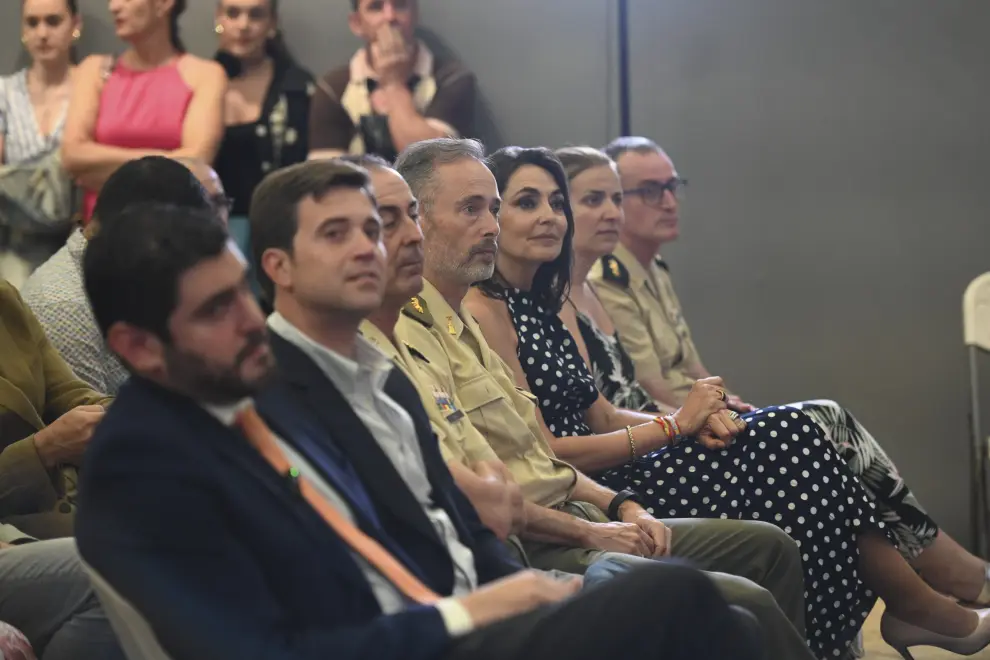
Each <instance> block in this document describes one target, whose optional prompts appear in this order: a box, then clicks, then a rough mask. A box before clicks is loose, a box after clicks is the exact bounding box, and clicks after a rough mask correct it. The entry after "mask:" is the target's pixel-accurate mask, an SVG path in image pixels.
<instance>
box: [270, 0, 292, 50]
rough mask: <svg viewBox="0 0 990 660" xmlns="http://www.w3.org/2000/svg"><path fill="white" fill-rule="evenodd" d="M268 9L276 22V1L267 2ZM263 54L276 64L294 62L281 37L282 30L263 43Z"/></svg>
mask: <svg viewBox="0 0 990 660" xmlns="http://www.w3.org/2000/svg"><path fill="white" fill-rule="evenodd" d="M268 8H269V9H270V10H271V12H272V18H274V19H275V20H276V21H277V20H278V0H268ZM265 52H266V53H268V57H270V58H272V59H273V60H275V61H276V62H292V61H294V59H293V57H292V53H291V52H289V47H288V46H286V45H285V38H284V37H283V36H282V30H280V29H279V30H276V31H275V36H274V37H272V38H271V39H269V40H268V41H266V42H265Z"/></svg>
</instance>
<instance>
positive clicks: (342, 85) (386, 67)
mask: <svg viewBox="0 0 990 660" xmlns="http://www.w3.org/2000/svg"><path fill="white" fill-rule="evenodd" d="M351 3H352V4H351V6H352V8H353V12H352V13H351V16H350V27H351V32H353V33H354V36H356V37H358V38H359V39H361V40H362V41H364V42H365V46H364V47H363V48H361V49H360V50H358V52H357V53H355V54H354V57H352V58H351V61H350V64H349V65H347V66H343V67H340V68H339V69H335V70H333V71H331V72H330V73H328V74H327V75H326V76H325V77H324V78H323V79H322V80H320V81H318V83H317V86H318V88H319V89H317V91H316V94H315V95H314V96H313V107H312V111H311V112H310V131H309V156H310V158H333V157H335V156H340V155H343V154H345V153H352V154H360V153H372V154H376V155H378V156H381V157H382V158H385V159H386V160H388V161H392V160H395V157H396V156H397V155H398V154H399V152H401V151H402V150H403V149H405V148H406V147H408V146H409V145H410V144H412V143H414V142H419V141H421V140H429V139H432V138H438V137H458V136H469V135H470V134H471V127H472V124H473V119H474V97H475V80H474V75H472V74H471V72H470V71H468V70H467V69H466V68H464V66H463V65H462V64H460V63H458V62H454V61H442V60H437V59H436V58H435V57H434V55H433V53H432V52H431V51H430V49H429V48H427V46H426V44H424V43H423V42H422V41H419V40H417V39H416V35H415V32H416V24H417V22H418V20H419V6H418V0H351Z"/></svg>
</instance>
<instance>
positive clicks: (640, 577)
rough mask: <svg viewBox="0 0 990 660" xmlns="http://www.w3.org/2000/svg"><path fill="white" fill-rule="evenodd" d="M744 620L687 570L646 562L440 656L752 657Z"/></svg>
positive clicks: (471, 659)
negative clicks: (628, 571) (646, 563)
mask: <svg viewBox="0 0 990 660" xmlns="http://www.w3.org/2000/svg"><path fill="white" fill-rule="evenodd" d="M754 647H758V644H756V643H755V641H754V632H753V628H752V622H751V620H749V619H748V617H747V615H746V614H745V613H739V612H737V611H733V610H731V609H730V608H729V607H728V606H727V604H726V602H725V600H724V599H723V598H722V597H721V596H720V595H719V593H718V591H717V589H716V588H715V586H714V584H713V583H712V581H711V580H709V579H708V578H707V577H706V576H705V575H704V574H702V573H700V572H698V571H695V570H693V569H689V568H685V567H683V566H677V565H672V564H666V563H662V562H652V563H650V564H649V565H646V566H643V567H637V568H636V569H635V570H633V571H631V572H630V573H627V574H625V575H620V576H618V577H616V578H615V579H613V580H610V581H608V582H605V583H603V584H601V585H599V586H596V587H593V588H590V589H587V590H585V591H582V592H581V593H579V594H578V595H576V596H575V597H574V598H571V599H569V600H568V601H566V602H564V603H561V604H558V605H554V606H551V607H545V608H541V609H539V610H536V611H535V612H531V613H528V614H525V615H523V616H518V617H513V618H512V619H507V620H505V621H501V622H499V623H496V624H493V625H491V626H488V627H486V628H482V629H480V630H476V631H474V632H472V633H470V634H469V635H467V636H465V637H462V638H460V639H458V640H456V641H455V642H453V645H452V648H451V650H450V652H449V653H448V654H447V656H446V660H530V659H531V658H567V660H602V659H603V658H618V657H628V658H635V659H636V660H652V659H654V658H655V659H657V660H659V659H661V658H662V659H663V660H674V659H681V658H683V659H684V660H689V659H690V660H699V659H701V658H719V659H722V658H724V659H726V660H730V659H738V660H757V659H758V658H763V657H764V656H763V655H762V650H761V649H759V648H754Z"/></svg>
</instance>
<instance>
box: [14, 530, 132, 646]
mask: <svg viewBox="0 0 990 660" xmlns="http://www.w3.org/2000/svg"><path fill="white" fill-rule="evenodd" d="M0 621H6V622H7V623H9V624H11V625H12V626H15V627H16V628H19V629H20V630H21V631H22V632H23V633H24V634H25V635H26V636H27V638H28V640H30V642H31V645H32V646H33V647H34V651H35V653H36V654H37V656H38V658H39V660H120V659H122V658H123V657H124V656H123V653H122V652H121V651H120V647H119V646H118V645H117V638H116V637H115V636H114V633H113V630H111V628H110V623H109V622H108V621H107V618H106V616H104V614H103V609H102V608H101V607H100V602H99V600H97V597H96V594H95V593H93V589H92V587H91V586H90V583H89V576H88V575H86V571H85V569H84V568H83V565H82V562H81V561H80V559H79V553H78V551H77V550H76V542H75V540H74V539H56V540H53V541H37V542H35V543H27V544H25V545H19V546H16V547H13V548H7V549H4V550H0Z"/></svg>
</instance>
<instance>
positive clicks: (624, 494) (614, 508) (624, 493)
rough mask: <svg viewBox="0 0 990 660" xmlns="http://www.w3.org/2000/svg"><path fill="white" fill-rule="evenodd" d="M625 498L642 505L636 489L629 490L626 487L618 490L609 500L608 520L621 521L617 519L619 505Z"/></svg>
mask: <svg viewBox="0 0 990 660" xmlns="http://www.w3.org/2000/svg"><path fill="white" fill-rule="evenodd" d="M626 500H632V501H633V502H635V503H636V504H638V505H640V506H643V499H642V498H641V497H640V496H639V494H638V493H637V492H636V491H633V490H629V489H628V488H627V489H625V490H620V491H619V492H618V493H616V494H615V497H613V498H612V501H611V502H609V505H608V512H607V513H608V518H609V520H614V521H616V522H621V521H620V520H619V507H620V506H622V504H623V503H624V502H625V501H626Z"/></svg>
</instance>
